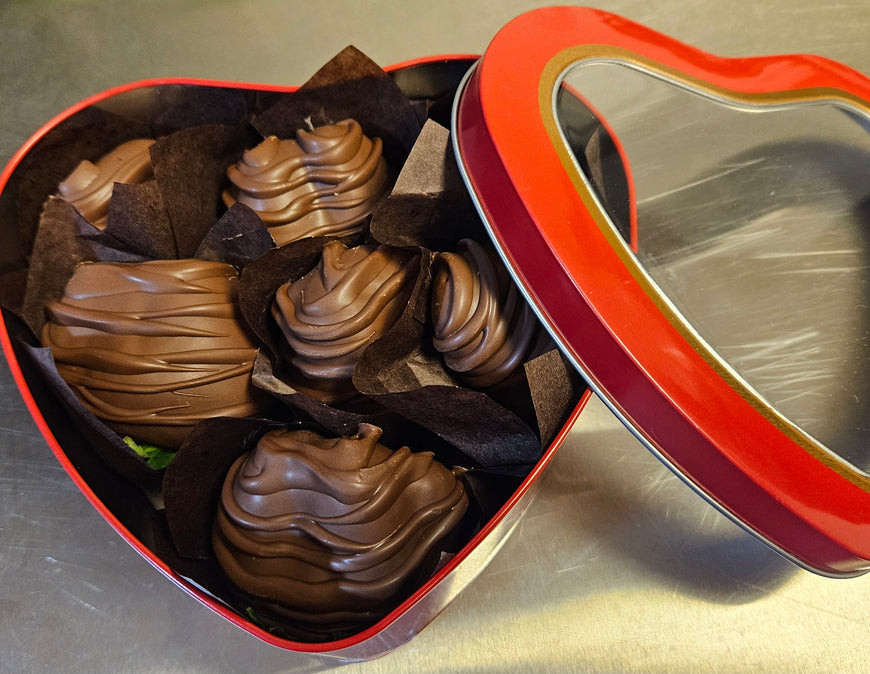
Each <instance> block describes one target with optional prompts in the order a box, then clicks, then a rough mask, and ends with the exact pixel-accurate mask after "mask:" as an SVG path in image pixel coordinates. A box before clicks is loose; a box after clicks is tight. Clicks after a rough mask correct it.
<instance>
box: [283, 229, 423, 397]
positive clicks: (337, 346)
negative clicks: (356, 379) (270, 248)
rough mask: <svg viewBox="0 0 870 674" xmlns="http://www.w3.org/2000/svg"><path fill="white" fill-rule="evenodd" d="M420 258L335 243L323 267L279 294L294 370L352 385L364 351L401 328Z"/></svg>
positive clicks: (394, 250) (325, 255) (326, 252)
mask: <svg viewBox="0 0 870 674" xmlns="http://www.w3.org/2000/svg"><path fill="white" fill-rule="evenodd" d="M418 268H419V258H418V257H416V256H413V255H411V254H410V253H406V252H404V251H402V250H399V249H397V248H391V247H389V246H376V245H362V246H356V247H354V248H348V247H347V246H345V245H344V244H343V243H341V242H340V241H330V242H329V243H327V244H326V246H324V248H323V253H322V254H321V258H320V261H319V262H318V264H317V266H316V267H315V268H314V269H312V270H311V271H310V272H309V273H308V274H306V275H305V276H303V277H302V278H300V279H298V280H296V281H292V282H288V283H286V284H285V285H283V286H281V288H279V289H278V292H277V293H276V295H275V303H274V304H273V306H272V315H273V317H274V318H275V321H276V322H277V323H278V326H279V327H280V328H281V332H282V333H283V335H284V337H285V339H286V340H287V343H288V344H289V345H290V347H291V348H292V349H293V353H294V355H293V358H292V363H293V365H294V366H295V367H296V368H298V369H299V370H300V371H301V372H302V374H303V375H304V376H305V377H307V378H309V379H311V380H314V381H334V380H349V379H350V377H351V375H352V374H353V368H354V365H355V364H356V362H357V360H359V357H360V355H361V353H362V351H363V350H364V349H365V348H366V347H367V346H368V345H369V344H371V343H372V342H373V341H374V340H375V339H377V338H378V337H380V336H381V335H382V334H384V333H385V332H386V331H387V330H388V329H389V328H390V327H391V326H392V325H393V323H395V322H396V319H397V318H398V317H399V316H400V315H401V313H402V311H403V310H404V308H405V305H406V304H407V301H408V297H409V295H410V293H411V290H412V289H413V285H414V280H415V279H416V275H417V270H418Z"/></svg>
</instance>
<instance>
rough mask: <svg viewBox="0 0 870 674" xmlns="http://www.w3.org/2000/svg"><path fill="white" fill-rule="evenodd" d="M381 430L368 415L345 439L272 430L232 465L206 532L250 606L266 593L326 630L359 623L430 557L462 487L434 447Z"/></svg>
mask: <svg viewBox="0 0 870 674" xmlns="http://www.w3.org/2000/svg"><path fill="white" fill-rule="evenodd" d="M381 433H382V431H381V429H380V428H377V427H376V426H372V425H370V424H362V425H361V426H360V427H359V430H358V432H357V434H356V435H354V436H351V437H344V438H325V437H324V436H322V435H320V434H318V433H316V432H314V431H308V430H275V431H270V432H268V433H266V434H265V435H264V436H263V437H262V438H261V439H260V440H259V442H258V443H257V446H256V447H255V448H254V450H253V451H251V452H250V453H249V454H245V455H243V456H241V457H239V459H237V460H236V462H235V463H234V464H233V466H232V467H231V468H230V471H229V473H228V474H227V477H226V481H225V482H224V487H223V491H222V494H221V500H220V505H219V507H218V512H217V517H216V519H215V524H214V533H213V536H212V543H213V547H214V550H215V553H216V555H217V559H218V561H219V563H220V564H221V566H222V568H223V569H224V571H225V572H226V573H227V575H228V576H229V578H230V579H231V580H232V581H233V582H234V583H235V584H236V585H237V586H239V587H240V588H242V589H243V590H244V591H246V592H248V593H250V594H251V595H253V598H252V603H253V606H254V610H255V611H260V610H261V609H259V604H258V599H259V600H263V599H265V600H266V602H267V605H268V604H272V603H273V602H274V604H275V606H274V607H270V608H271V610H273V611H275V612H277V613H278V614H279V615H281V616H282V617H284V618H286V619H290V620H292V621H293V623H294V625H296V626H304V627H307V628H308V629H310V630H312V631H314V632H315V633H316V632H322V633H323V635H324V638H325V637H327V636H329V635H330V634H331V633H333V632H335V631H337V630H340V629H344V628H347V627H351V628H352V627H353V626H354V625H356V626H357V629H359V626H360V625H362V626H364V625H365V624H366V623H370V622H372V621H373V620H374V619H376V618H377V617H379V616H381V615H384V614H385V613H386V612H387V611H388V610H389V608H390V607H391V602H392V601H393V600H395V599H397V598H398V596H399V594H400V593H401V592H402V591H406V590H407V586H406V583H407V582H408V580H409V579H411V578H413V577H415V576H417V575H419V574H420V573H421V572H423V571H424V570H425V569H427V568H429V569H431V568H432V563H433V562H434V561H437V554H438V547H437V546H438V544H439V543H440V542H441V541H442V540H443V539H444V538H445V537H446V536H447V535H448V534H449V533H450V531H451V530H452V529H453V528H454V527H455V526H456V525H457V524H458V522H459V521H460V519H461V518H462V516H463V514H464V513H465V510H466V508H467V505H468V497H467V496H466V494H465V489H464V487H463V485H462V483H461V482H460V481H459V480H458V479H457V476H456V474H454V473H453V472H451V471H450V470H448V469H447V468H445V467H444V466H442V465H441V464H440V463H438V462H437V461H435V459H434V457H433V455H432V453H431V452H412V451H411V450H410V449H409V448H408V447H402V448H400V449H398V450H397V451H395V452H394V451H392V450H391V449H389V448H387V447H385V446H384V445H382V444H381V443H380V442H379V439H380V437H381ZM433 553H434V554H435V555H436V557H435V559H431V558H432V555H433ZM427 560H428V566H427ZM267 610H269V609H267Z"/></svg>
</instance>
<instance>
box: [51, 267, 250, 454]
mask: <svg viewBox="0 0 870 674" xmlns="http://www.w3.org/2000/svg"><path fill="white" fill-rule="evenodd" d="M236 283H237V275H236V271H235V269H233V267H231V266H230V265H227V264H222V263H217V262H206V261H202V260H156V261H151V262H144V263H130V264H113V263H84V264H82V265H80V266H79V267H78V268H77V269H76V273H75V274H74V275H73V278H72V279H71V280H70V282H69V283H68V284H67V288H66V292H65V295H64V297H63V298H62V299H61V300H59V301H56V302H52V303H51V304H49V306H48V307H47V312H48V317H49V320H48V322H47V323H46V324H45V326H44V327H43V330H42V344H43V346H47V347H50V348H51V350H52V354H53V355H54V359H55V362H56V364H57V369H58V372H59V373H60V375H61V376H62V377H63V378H64V380H65V381H66V382H67V383H68V384H69V385H70V387H71V388H72V389H73V390H74V391H75V393H76V394H77V396H78V397H79V399H80V400H81V401H82V402H83V403H84V404H85V406H86V407H87V408H89V409H90V410H91V411H92V412H93V413H94V414H95V415H96V416H97V417H98V418H100V419H102V420H103V421H105V422H106V424H108V425H109V426H110V427H111V428H112V429H114V430H115V431H116V432H118V433H119V434H120V435H130V436H132V437H133V439H134V440H137V441H140V442H147V443H153V444H156V445H159V446H163V447H178V446H179V445H180V444H181V442H182V441H183V440H184V438H185V437H186V436H187V434H188V433H189V432H190V429H191V428H192V427H193V425H194V424H195V423H196V422H197V421H199V420H200V419H206V418H209V417H213V416H242V417H243V416H248V415H252V414H255V413H256V412H257V410H258V405H257V403H256V402H255V400H254V398H253V396H252V388H251V381H250V380H251V368H252V367H253V362H254V357H255V355H256V353H257V348H256V347H255V346H254V345H253V343H252V342H251V340H250V339H249V337H248V335H247V333H246V332H245V330H244V328H243V327H242V324H241V322H240V318H239V317H238V315H237V314H238V312H237V308H236V304H235V293H236Z"/></svg>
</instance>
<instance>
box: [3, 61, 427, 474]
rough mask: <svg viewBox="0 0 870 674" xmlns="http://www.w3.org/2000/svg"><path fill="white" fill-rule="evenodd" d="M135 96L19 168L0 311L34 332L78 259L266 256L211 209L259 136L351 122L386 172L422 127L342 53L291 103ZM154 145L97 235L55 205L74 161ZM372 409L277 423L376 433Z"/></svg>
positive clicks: (132, 467)
mask: <svg viewBox="0 0 870 674" xmlns="http://www.w3.org/2000/svg"><path fill="white" fill-rule="evenodd" d="M141 93H142V92H130V93H129V94H127V95H123V94H122V95H120V96H118V97H112V98H110V99H108V100H107V101H105V105H104V106H103V107H99V106H97V107H94V108H93V109H92V108H88V109H86V110H84V111H82V112H81V113H78V114H77V115H75V116H74V117H73V118H71V119H69V120H66V121H65V122H64V123H62V124H61V125H59V126H58V127H56V128H55V129H53V130H52V131H51V132H50V133H49V134H48V135H47V136H46V138H45V139H44V140H43V141H42V142H41V143H40V144H39V145H38V146H37V147H36V148H35V150H34V151H33V152H32V153H30V154H29V155H28V157H27V158H26V161H25V162H23V164H24V166H22V167H21V170H20V171H16V177H15V179H14V181H15V182H16V184H17V186H16V188H15V189H16V190H17V199H18V202H19V203H22V202H23V203H24V211H25V218H24V222H23V223H22V232H21V237H22V239H23V241H24V244H23V247H24V248H25V249H26V248H29V255H28V257H29V265H28V267H27V272H26V274H27V280H26V283H25V284H22V283H21V276H22V271H21V270H15V271H14V272H10V273H8V274H7V275H6V278H8V279H9V280H10V283H8V284H6V283H3V285H4V292H3V293H0V296H2V297H3V299H4V302H5V305H4V306H5V308H6V309H8V310H11V311H14V312H15V313H16V314H18V315H19V316H20V317H21V318H22V319H23V320H24V322H25V323H26V324H27V325H28V326H29V327H30V329H31V330H32V332H33V334H34V335H39V333H40V331H41V329H42V326H43V324H44V323H45V320H46V317H45V313H44V307H45V306H46V304H47V303H48V302H50V301H52V300H56V299H59V298H60V297H62V295H63V292H64V289H65V287H66V284H67V282H68V281H69V279H70V278H71V277H72V274H73V272H74V270H75V268H76V266H77V265H79V264H81V263H82V262H85V261H112V262H140V261H144V260H150V259H180V258H187V257H200V258H202V259H209V260H216V261H223V262H228V263H230V264H233V265H235V266H236V267H237V268H239V269H242V268H244V266H245V265H247V264H248V263H250V262H251V261H253V260H256V259H257V258H259V257H261V256H262V255H263V254H264V253H265V252H266V251H267V250H269V249H270V248H272V247H274V241H273V240H272V237H271V235H270V234H269V233H268V229H267V228H266V227H265V225H264V224H263V223H262V221H261V220H260V218H259V217H258V216H257V215H256V213H254V212H253V211H252V210H251V209H249V208H248V207H246V206H244V205H242V204H236V205H234V206H233V207H232V208H230V209H229V210H227V209H226V208H225V207H224V206H223V204H222V201H221V199H220V194H221V192H222V190H223V188H224V187H225V185H226V183H227V178H226V169H227V167H228V166H229V165H231V164H233V163H235V162H236V161H238V159H239V158H240V157H241V155H242V153H243V152H244V150H245V149H247V148H249V147H253V146H254V145H256V144H257V143H259V142H260V141H261V140H262V138H263V137H264V136H265V135H268V134H271V133H275V134H278V135H287V136H289V137H292V135H294V134H295V130H296V128H298V127H297V126H296V125H297V124H298V125H299V126H305V125H306V123H314V124H322V123H331V122H333V121H338V120H340V119H343V118H345V117H348V116H351V114H352V115H353V116H354V117H355V118H356V119H357V121H359V122H360V124H361V126H362V127H363V129H364V131H365V132H366V133H368V134H372V135H375V134H382V135H384V140H385V144H386V145H388V146H389V147H390V148H391V149H390V155H391V156H392V158H393V161H394V163H393V168H392V170H393V173H394V174H395V173H397V172H398V166H400V165H401V161H403V160H404V157H405V156H406V155H407V153H408V151H409V150H410V147H411V145H412V144H413V139H414V138H415V137H416V135H417V133H418V132H419V128H420V121H419V118H418V117H417V114H416V112H415V111H414V109H413V107H412V105H411V103H410V102H409V101H408V99H407V98H406V97H405V96H404V94H402V92H401V90H399V89H398V87H397V86H396V85H395V83H393V81H392V78H390V77H389V75H387V74H386V73H385V72H384V71H383V70H382V69H380V68H379V67H377V66H376V65H375V64H374V63H373V62H372V61H371V60H369V59H368V58H367V57H365V56H364V55H362V54H361V53H360V52H359V51H358V50H356V49H354V48H352V47H351V48H348V49H345V50H344V51H343V52H341V53H340V54H339V55H338V56H337V57H336V58H335V59H333V60H332V61H330V62H329V63H328V64H327V65H326V66H324V67H323V68H322V69H321V70H320V71H318V73H317V74H316V75H315V76H314V77H313V78H312V79H311V80H310V81H309V82H308V83H307V84H306V85H304V86H303V87H302V88H301V90H300V93H288V94H283V95H276V94H262V95H257V94H256V93H253V92H246V91H239V90H231V89H222V88H219V87H196V86H192V87H184V86H175V87H173V86H169V87H164V88H161V89H160V90H159V92H158V94H157V95H156V96H154V97H153V101H152V109H151V110H150V111H149V110H148V106H144V108H145V109H144V110H143V106H142V101H141V100H138V101H136V100H133V101H132V104H131V103H130V100H131V99H130V98H129V97H134V98H135V97H136V96H137V95H139V94H141ZM164 104H165V106H164ZM264 104H265V105H266V106H267V107H265V108H264V107H263V106H264ZM215 106H217V107H215ZM299 115H302V119H300V118H299ZM143 117H145V119H143ZM251 120H255V121H256V126H258V127H259V128H260V129H261V130H262V132H263V133H262V135H261V134H260V133H259V132H258V131H257V130H256V129H255V127H254V126H252V124H251ZM151 136H154V137H156V141H155V143H154V144H153V145H152V146H151V148H150V155H151V163H152V168H153V173H154V178H153V179H152V180H149V181H146V182H143V183H141V184H137V185H124V184H116V185H115V188H114V190H113V194H112V199H111V201H110V205H109V215H108V222H107V226H106V228H105V230H104V231H101V230H100V229H98V228H97V227H95V226H94V225H93V224H91V223H89V222H88V221H87V220H86V219H85V218H83V217H82V216H81V215H80V214H79V213H78V212H77V211H76V209H75V208H74V207H72V206H71V205H70V204H67V203H66V202H64V201H63V200H62V199H60V198H59V197H57V196H54V194H55V192H56V190H57V185H58V183H59V182H60V181H61V180H63V179H64V178H65V177H66V175H68V173H69V172H71V171H72V170H73V169H74V168H75V166H77V165H78V163H79V162H80V161H83V160H85V159H89V160H91V161H96V160H97V159H99V157H100V156H102V155H103V154H105V153H106V152H108V151H110V150H111V149H113V148H114V147H115V146H116V145H118V144H119V143H121V142H124V141H126V140H130V139H131V138H136V137H151ZM46 164H48V166H49V167H50V170H46ZM40 199H41V201H40ZM36 203H40V204H41V207H42V211H41V212H40V214H39V218H38V226H36V227H34V226H32V225H31V224H29V219H30V215H29V213H30V212H31V211H32V210H33V205H34V204H36ZM0 282H2V281H0ZM22 289H23V293H22ZM29 341H31V342H34V343H38V341H37V340H29ZM22 353H23V354H24V357H26V358H30V359H32V360H33V364H34V365H35V371H37V372H39V373H40V374H41V376H42V377H43V378H44V380H45V382H46V383H47V385H48V387H49V388H50V389H52V390H53V391H54V392H55V397H56V398H57V399H58V400H59V401H61V403H62V404H63V405H64V407H65V408H66V409H67V410H68V411H69V413H70V414H71V415H72V416H73V417H74V418H75V419H76V422H77V423H78V424H81V425H83V427H84V428H83V433H84V434H86V435H87V436H94V437H95V438H96V441H95V442H94V448H95V450H96V451H98V452H99V453H100V454H101V455H103V457H104V458H105V460H106V461H107V463H108V464H109V465H111V466H112V467H113V468H115V469H116V470H118V471H119V472H120V473H121V474H122V475H124V476H125V477H128V478H130V479H131V480H133V481H134V482H136V483H143V482H146V483H149V482H153V479H152V478H153V476H152V474H151V473H152V472H153V471H151V469H150V468H148V467H147V465H146V464H145V463H144V460H143V459H141V458H140V457H139V456H138V455H136V454H135V452H133V451H132V450H131V449H130V448H129V447H127V446H126V444H125V443H124V442H123V440H121V438H119V437H117V436H116V435H115V434H114V432H113V431H111V430H109V429H108V427H106V426H105V425H104V424H103V423H102V422H101V421H100V420H99V419H97V418H96V417H95V416H93V415H92V414H90V413H88V411H87V410H86V408H84V406H82V405H81V403H80V402H78V400H77V399H76V397H75V395H74V394H73V393H72V391H71V390H70V389H69V387H68V386H67V385H66V384H65V382H64V381H63V380H62V378H60V377H59V375H58V374H57V370H56V368H55V367H54V363H53V359H52V358H51V357H50V353H45V352H42V351H40V350H38V349H30V348H29V349H23V350H22ZM260 370H263V368H262V367H258V371H260ZM267 378H268V376H267ZM273 393H274V394H275V397H277V398H282V396H283V395H284V394H283V392H282V391H280V390H277V391H273ZM309 402H310V403H311V404H308V403H309ZM369 407H370V409H369V410H368V413H367V414H366V415H365V416H364V417H363V416H360V415H358V414H356V415H351V416H349V417H348V416H347V415H345V414H341V415H339V416H341V417H342V423H336V422H333V423H328V422H329V417H330V416H335V413H334V412H333V411H332V410H331V409H326V410H323V409H321V406H319V404H317V403H316V402H315V401H309V400H306V401H303V402H302V403H301V404H297V405H295V406H284V407H282V408H281V410H280V411H279V412H277V413H276V416H277V417H278V418H281V419H292V418H294V411H295V410H300V409H301V410H303V411H308V412H310V413H312V415H313V416H314V417H315V418H321V419H322V420H323V421H326V422H327V425H328V427H330V428H333V429H336V430H338V431H343V430H347V429H351V428H353V429H354V430H355V428H356V426H357V425H358V424H359V422H360V421H362V420H367V421H370V422H372V423H378V422H379V420H380V416H382V415H383V414H384V411H383V410H381V409H380V408H379V407H378V406H373V405H369ZM318 413H319V414H318ZM119 455H120V458H119ZM143 467H144V468H143Z"/></svg>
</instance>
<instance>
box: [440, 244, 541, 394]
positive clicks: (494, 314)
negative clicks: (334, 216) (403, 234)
mask: <svg viewBox="0 0 870 674" xmlns="http://www.w3.org/2000/svg"><path fill="white" fill-rule="evenodd" d="M431 313H432V324H433V327H434V336H433V344H434V346H435V348H436V349H437V350H438V351H440V352H441V353H442V355H443V357H444V362H445V364H446V365H447V367H448V368H450V369H451V370H453V371H454V372H456V373H458V374H459V375H460V377H461V378H462V379H463V380H464V381H465V382H466V383H467V384H469V385H470V386H473V387H475V388H487V387H490V386H494V385H496V384H498V383H500V382H501V381H503V380H505V379H506V378H507V377H508V376H510V374H511V373H512V372H514V370H516V369H517V368H518V367H519V366H521V365H522V364H523V361H524V360H525V358H526V356H527V355H528V353H529V350H530V348H531V346H532V344H533V339H534V337H535V334H536V332H537V327H538V322H537V319H536V318H535V315H534V313H533V312H532V310H531V307H529V305H528V304H527V303H526V301H525V299H524V298H523V297H522V295H520V292H519V290H518V289H517V287H516V285H514V283H513V281H511V279H510V277H509V276H508V274H507V271H506V270H505V268H504V265H502V264H501V262H500V261H498V260H496V259H494V257H493V255H492V254H490V253H488V252H487V251H486V250H485V249H484V248H483V247H482V246H481V245H480V244H478V243H476V242H475V241H473V240H471V239H463V240H462V241H460V242H459V246H458V248H457V251H456V253H439V254H438V256H437V257H436V268H435V272H434V280H433V283H432V303H431Z"/></svg>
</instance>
